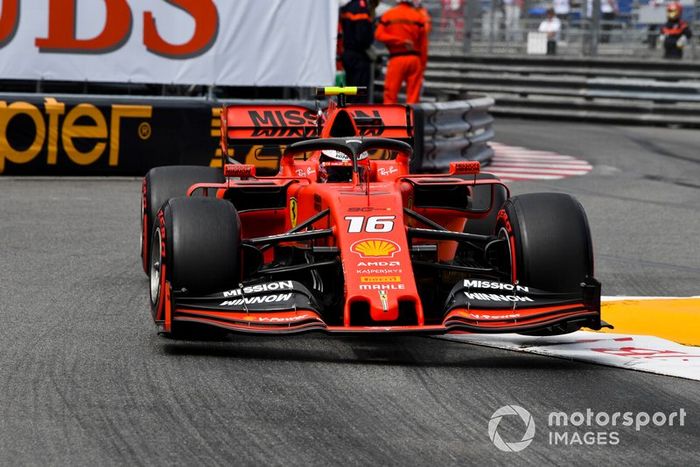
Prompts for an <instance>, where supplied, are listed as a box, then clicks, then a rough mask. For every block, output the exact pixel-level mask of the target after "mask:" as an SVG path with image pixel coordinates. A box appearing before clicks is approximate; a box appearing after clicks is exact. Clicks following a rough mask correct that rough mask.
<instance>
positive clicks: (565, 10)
mask: <svg viewBox="0 0 700 467" xmlns="http://www.w3.org/2000/svg"><path fill="white" fill-rule="evenodd" d="M552 6H553V7H554V14H555V15H557V18H559V19H560V20H561V21H568V20H569V13H570V12H571V3H570V2H569V0H554V1H553V2H552Z"/></svg>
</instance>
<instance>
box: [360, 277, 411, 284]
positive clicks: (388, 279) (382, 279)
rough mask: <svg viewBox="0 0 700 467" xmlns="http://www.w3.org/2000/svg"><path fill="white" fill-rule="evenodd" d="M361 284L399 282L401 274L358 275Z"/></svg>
mask: <svg viewBox="0 0 700 467" xmlns="http://www.w3.org/2000/svg"><path fill="white" fill-rule="evenodd" d="M360 282H361V283H363V284H382V283H384V284H385V283H397V282H401V276H360Z"/></svg>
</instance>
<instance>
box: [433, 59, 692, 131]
mask: <svg viewBox="0 0 700 467" xmlns="http://www.w3.org/2000/svg"><path fill="white" fill-rule="evenodd" d="M425 77H426V81H425V85H424V91H425V94H426V96H428V97H433V98H435V99H437V100H455V99H465V98H466V96H469V95H471V94H472V93H479V94H488V95H490V96H491V97H493V98H494V99H495V101H496V103H495V105H494V107H493V109H492V112H493V114H495V115H511V116H524V117H544V118H566V119H577V120H590V121H611V122H612V121H614V122H625V123H644V124H660V125H667V124H675V125H687V126H693V127H697V126H700V65H699V64H697V63H693V62H668V61H661V60H656V61H653V60H630V59H627V60H621V59H615V60H612V59H602V58H597V59H590V58H588V59H578V58H557V59H551V58H545V57H539V58H538V57H503V56H501V57H495V56H490V57H485V56H461V57H456V56H450V55H445V54H443V55H436V54H433V55H431V57H430V62H429V64H428V70H427V71H426V74H425Z"/></svg>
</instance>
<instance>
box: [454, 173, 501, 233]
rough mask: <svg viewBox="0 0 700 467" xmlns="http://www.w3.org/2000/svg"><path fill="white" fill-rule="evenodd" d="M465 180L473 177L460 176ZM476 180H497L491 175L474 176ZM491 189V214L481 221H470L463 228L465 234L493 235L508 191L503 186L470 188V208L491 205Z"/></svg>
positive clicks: (482, 207) (481, 207)
mask: <svg viewBox="0 0 700 467" xmlns="http://www.w3.org/2000/svg"><path fill="white" fill-rule="evenodd" d="M460 178H464V179H465V180H473V179H474V177H473V176H460ZM476 179H477V180H498V177H496V176H495V175H493V174H487V173H482V174H478V175H477V176H476ZM491 187H493V205H492V206H491V212H489V214H488V215H487V216H486V217H483V218H481V219H470V220H468V221H467V224H466V225H465V226H464V232H465V233H472V234H478V235H493V232H494V231H495V229H496V219H497V217H498V212H499V211H500V210H501V207H502V206H503V203H505V202H506V200H507V199H508V190H507V189H506V187H504V186H503V185H476V186H475V187H474V188H472V206H474V207H475V208H479V209H484V206H488V205H489V204H490V203H491V190H492V188H491Z"/></svg>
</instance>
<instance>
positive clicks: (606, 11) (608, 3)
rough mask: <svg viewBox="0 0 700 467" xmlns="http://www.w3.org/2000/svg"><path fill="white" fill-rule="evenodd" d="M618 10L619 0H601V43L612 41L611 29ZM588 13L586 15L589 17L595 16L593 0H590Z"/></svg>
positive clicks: (587, 5) (587, 6)
mask: <svg viewBox="0 0 700 467" xmlns="http://www.w3.org/2000/svg"><path fill="white" fill-rule="evenodd" d="M617 10H618V8H617V0H600V19H601V31H602V33H601V35H600V43H601V44H607V43H608V42H610V30H611V29H612V22H613V21H614V20H615V15H616V14H617ZM586 13H587V14H586V16H588V17H589V18H590V17H591V16H593V0H588V3H587V4H586Z"/></svg>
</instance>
